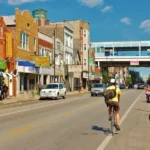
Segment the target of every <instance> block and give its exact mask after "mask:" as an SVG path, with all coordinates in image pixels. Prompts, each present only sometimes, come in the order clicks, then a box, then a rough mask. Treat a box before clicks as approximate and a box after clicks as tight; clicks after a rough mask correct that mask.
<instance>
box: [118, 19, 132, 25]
mask: <svg viewBox="0 0 150 150" xmlns="http://www.w3.org/2000/svg"><path fill="white" fill-rule="evenodd" d="M120 21H121V22H122V23H125V24H127V25H131V20H130V18H128V17H125V18H122V19H121V20H120Z"/></svg>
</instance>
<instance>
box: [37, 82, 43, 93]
mask: <svg viewBox="0 0 150 150" xmlns="http://www.w3.org/2000/svg"><path fill="white" fill-rule="evenodd" d="M42 87H43V86H42V84H41V82H39V83H37V90H38V92H39V94H40V91H41V89H42Z"/></svg>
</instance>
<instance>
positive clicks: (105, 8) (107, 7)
mask: <svg viewBox="0 0 150 150" xmlns="http://www.w3.org/2000/svg"><path fill="white" fill-rule="evenodd" d="M112 8H113V7H112V6H106V7H104V8H103V9H101V12H103V13H105V12H110V11H112Z"/></svg>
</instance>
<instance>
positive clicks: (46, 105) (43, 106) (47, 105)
mask: <svg viewBox="0 0 150 150" xmlns="http://www.w3.org/2000/svg"><path fill="white" fill-rule="evenodd" d="M79 100H81V99H76V100H74V99H72V100H67V101H62V102H59V103H54V104H45V105H42V106H38V107H34V108H28V109H24V110H19V111H14V112H10V113H6V114H1V115H0V117H3V116H8V115H12V114H17V113H22V112H27V111H31V110H36V109H40V108H45V107H49V106H53V105H59V104H64V103H69V102H72V101H79Z"/></svg>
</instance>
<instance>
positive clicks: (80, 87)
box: [79, 83, 82, 93]
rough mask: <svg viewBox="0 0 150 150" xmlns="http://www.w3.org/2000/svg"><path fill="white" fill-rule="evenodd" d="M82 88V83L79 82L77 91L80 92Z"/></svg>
mask: <svg viewBox="0 0 150 150" xmlns="http://www.w3.org/2000/svg"><path fill="white" fill-rule="evenodd" d="M81 90H82V83H80V86H79V93H80V92H81Z"/></svg>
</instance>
